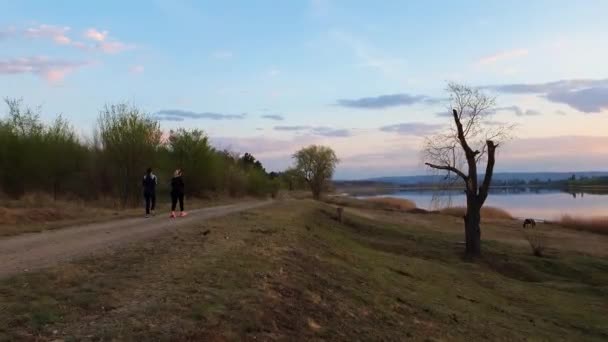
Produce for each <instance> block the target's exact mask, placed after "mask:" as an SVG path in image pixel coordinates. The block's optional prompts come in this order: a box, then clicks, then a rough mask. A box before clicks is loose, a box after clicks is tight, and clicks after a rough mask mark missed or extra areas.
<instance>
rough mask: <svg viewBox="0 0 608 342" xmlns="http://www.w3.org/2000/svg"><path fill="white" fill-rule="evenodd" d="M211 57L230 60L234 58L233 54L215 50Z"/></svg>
mask: <svg viewBox="0 0 608 342" xmlns="http://www.w3.org/2000/svg"><path fill="white" fill-rule="evenodd" d="M211 57H213V58H215V59H230V58H232V57H234V53H232V51H228V50H217V51H214V52H213V53H212V54H211Z"/></svg>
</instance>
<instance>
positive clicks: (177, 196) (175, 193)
mask: <svg viewBox="0 0 608 342" xmlns="http://www.w3.org/2000/svg"><path fill="white" fill-rule="evenodd" d="M178 201H179V210H180V214H179V216H181V217H183V216H186V215H187V213H186V212H185V211H184V180H183V179H182V170H180V169H177V170H175V172H174V173H173V178H171V218H174V217H176V215H175V207H176V206H177V202H178Z"/></svg>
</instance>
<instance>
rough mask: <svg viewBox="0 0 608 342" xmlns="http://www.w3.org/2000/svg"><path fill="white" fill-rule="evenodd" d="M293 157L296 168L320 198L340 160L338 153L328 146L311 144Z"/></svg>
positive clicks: (315, 195)
mask: <svg viewBox="0 0 608 342" xmlns="http://www.w3.org/2000/svg"><path fill="white" fill-rule="evenodd" d="M293 158H294V159H295V161H296V165H295V170H296V171H297V173H298V174H299V176H300V177H302V178H303V179H304V180H305V181H306V183H308V186H309V187H310V190H311V191H312V196H313V198H314V199H317V200H318V199H320V198H321V194H322V192H323V191H324V190H325V188H326V187H327V185H328V182H329V180H331V178H332V177H333V174H334V171H335V169H336V166H337V164H338V162H339V160H338V157H337V156H336V153H335V152H334V150H332V149H331V148H330V147H327V146H319V145H311V146H308V147H305V148H302V149H301V150H299V151H297V152H296V153H295V154H294V155H293Z"/></svg>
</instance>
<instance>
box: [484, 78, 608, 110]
mask: <svg viewBox="0 0 608 342" xmlns="http://www.w3.org/2000/svg"><path fill="white" fill-rule="evenodd" d="M483 88H485V89H489V90H493V91H497V92H500V93H507V94H536V95H539V96H541V97H543V98H545V99H547V100H549V101H551V102H554V103H561V104H566V105H568V106H570V107H572V108H574V109H576V110H578V111H580V112H583V113H596V112H601V111H602V110H605V109H608V79H595V80H594V79H571V80H560V81H555V82H547V83H536V84H523V83H522V84H503V85H492V86H485V87H483Z"/></svg>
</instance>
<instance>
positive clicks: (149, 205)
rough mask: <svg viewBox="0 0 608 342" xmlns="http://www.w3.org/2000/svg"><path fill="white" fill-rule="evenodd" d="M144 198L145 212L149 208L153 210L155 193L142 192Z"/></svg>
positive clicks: (147, 212)
mask: <svg viewBox="0 0 608 342" xmlns="http://www.w3.org/2000/svg"><path fill="white" fill-rule="evenodd" d="M144 197H145V199H146V214H149V213H150V210H154V208H155V207H156V194H154V193H152V194H147V193H146V194H144Z"/></svg>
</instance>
